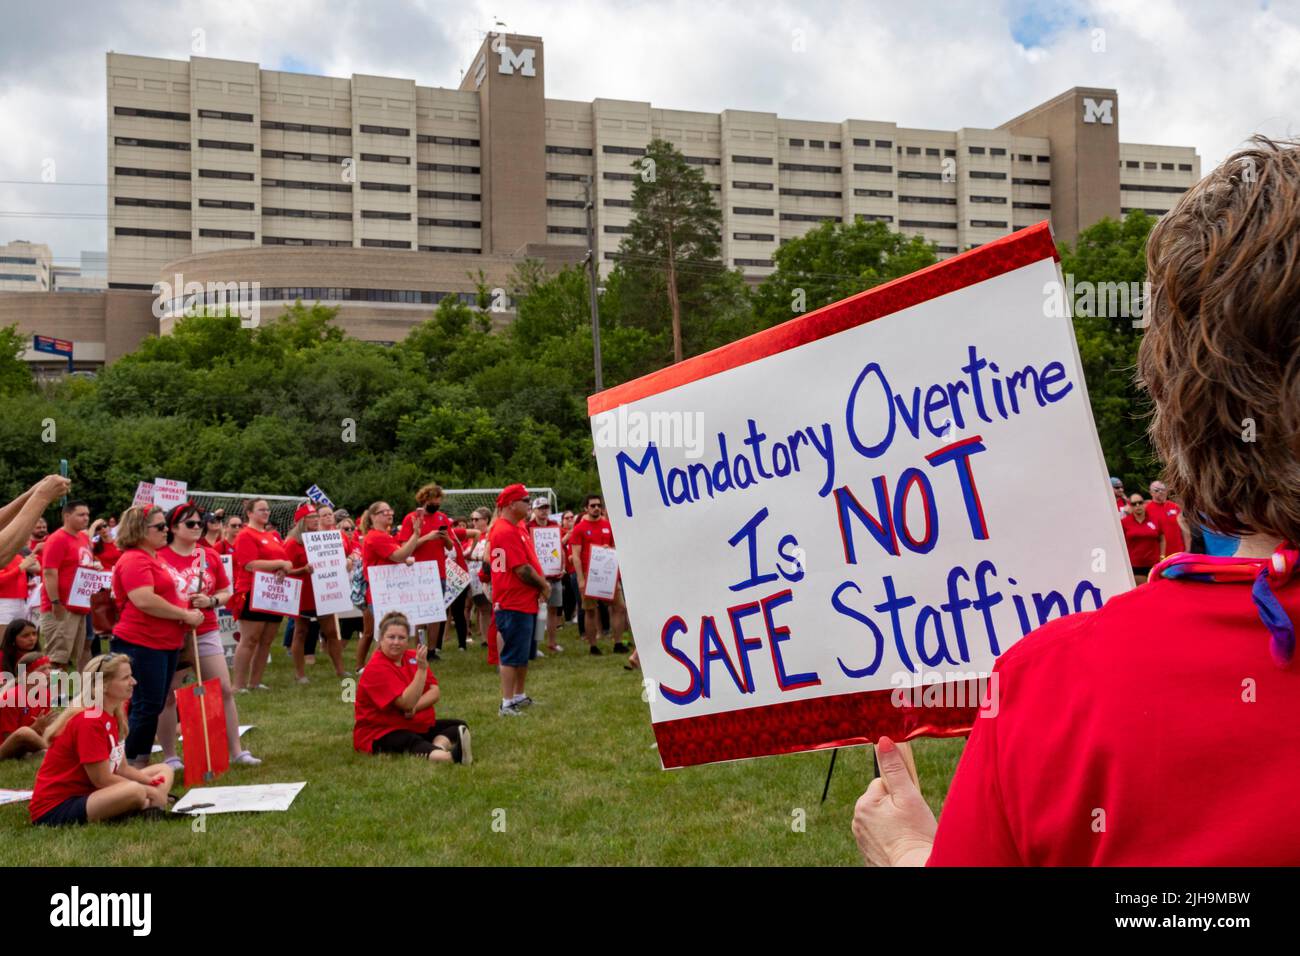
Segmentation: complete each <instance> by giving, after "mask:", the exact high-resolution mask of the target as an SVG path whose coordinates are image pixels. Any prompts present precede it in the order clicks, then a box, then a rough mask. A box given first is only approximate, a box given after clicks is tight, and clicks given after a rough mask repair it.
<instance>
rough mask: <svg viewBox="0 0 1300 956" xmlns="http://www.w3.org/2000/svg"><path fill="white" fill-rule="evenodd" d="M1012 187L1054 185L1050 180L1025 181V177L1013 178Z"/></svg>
mask: <svg viewBox="0 0 1300 956" xmlns="http://www.w3.org/2000/svg"><path fill="white" fill-rule="evenodd" d="M1011 185H1013V186H1050V185H1052V181H1051V180H1050V179H1025V178H1024V177H1023V176H1015V177H1012V179H1011Z"/></svg>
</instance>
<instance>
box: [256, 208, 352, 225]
mask: <svg viewBox="0 0 1300 956" xmlns="http://www.w3.org/2000/svg"><path fill="white" fill-rule="evenodd" d="M262 215H263V216H266V217H267V218H276V217H284V218H287V219H335V220H339V221H342V222H351V221H352V213H350V212H334V211H332V210H329V209H280V208H276V207H272V206H263V207H262ZM362 215H364V213H363V214H362Z"/></svg>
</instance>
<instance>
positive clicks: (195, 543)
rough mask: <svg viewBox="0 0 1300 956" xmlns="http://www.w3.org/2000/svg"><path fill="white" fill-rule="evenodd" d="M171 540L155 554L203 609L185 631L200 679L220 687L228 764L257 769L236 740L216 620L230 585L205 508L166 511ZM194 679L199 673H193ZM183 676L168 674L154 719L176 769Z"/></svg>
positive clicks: (184, 593) (235, 718) (236, 717)
mask: <svg viewBox="0 0 1300 956" xmlns="http://www.w3.org/2000/svg"><path fill="white" fill-rule="evenodd" d="M167 524H168V532H167V537H168V539H169V541H168V544H167V546H166V547H165V548H162V549H160V550H159V551H158V557H159V559H160V560H162V562H163V563H164V564H166V565H167V566H168V567H169V568H171V570H172V573H173V574H175V576H176V587H177V589H178V591H179V592H180V595H181V597H182V598H185V599H186V600H188V601H189V604H190V606H191V607H194V608H197V609H198V610H200V611H202V612H203V623H202V624H200V625H199V626H198V627H197V628H195V629H194V632H193V635H192V636H190V635H187V636H186V638H185V639H186V641H192V642H193V643H194V644H195V645H196V646H197V648H198V653H197V657H198V663H199V667H198V672H199V673H201V674H202V676H203V680H205V681H206V680H209V679H211V678H214V677H215V678H216V679H217V681H218V682H219V684H220V686H221V703H222V706H223V708H224V709H225V714H226V743H227V745H228V746H229V748H230V762H231V763H232V764H239V765H240V766H246V767H256V766H258V765H259V764H261V762H262V761H261V760H259V759H258V758H256V757H254V756H253V755H252V754H251V753H249V752H248V751H247V750H245V749H244V746H243V743H242V742H241V741H240V739H239V707H238V706H237V705H236V703H235V693H234V688H233V687H232V686H231V681H230V669H229V668H228V667H227V666H226V649H225V647H223V646H222V643H221V625H220V624H219V623H218V621H217V608H219V607H221V606H222V605H223V604H226V603H228V602H229V601H230V595H231V593H232V587H231V584H230V580H229V579H228V578H227V577H226V569H225V566H224V565H223V564H222V562H221V555H219V554H217V552H216V550H214V549H213V548H211V547H210V546H209V545H208V544H207V540H206V538H205V537H204V536H203V510H202V509H201V508H199V507H198V506H197V505H195V504H183V505H177V506H176V507H175V508H173V509H172V510H171V511H170V512H168V514H167ZM195 676H196V678H197V677H198V674H196V675H195ZM184 677H185V669H184V668H181V669H178V671H177V673H176V674H175V676H173V678H172V686H171V692H170V693H169V694H168V695H167V706H166V707H165V708H164V709H163V712H162V714H161V715H160V717H159V719H158V743H159V744H160V745H161V746H162V753H163V762H164V763H166V764H168V765H169V766H170V767H171V768H172V769H173V770H175V771H176V772H177V773H180V772H181V771H182V770H184V769H185V765H184V764H183V763H182V762H181V761H180V758H178V757H177V756H176V723H177V716H176V691H177V690H179V689H180V687H181V684H182V682H183V680H184Z"/></svg>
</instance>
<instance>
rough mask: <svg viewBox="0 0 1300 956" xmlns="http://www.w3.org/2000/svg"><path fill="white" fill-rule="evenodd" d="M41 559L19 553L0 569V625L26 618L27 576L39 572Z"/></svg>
mask: <svg viewBox="0 0 1300 956" xmlns="http://www.w3.org/2000/svg"><path fill="white" fill-rule="evenodd" d="M40 567H41V559H40V558H38V557H36V555H34V554H30V553H28V554H23V553H22V552H19V553H18V554H15V555H14V556H13V558H11V559H10V561H9V563H8V564H7V565H5V566H4V567H3V568H0V625H4V624H8V623H9V622H10V621H16V620H18V619H20V618H26V616H27V575H28V574H33V573H35V572H36V571H39V570H40Z"/></svg>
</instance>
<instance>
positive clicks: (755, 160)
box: [731, 156, 772, 166]
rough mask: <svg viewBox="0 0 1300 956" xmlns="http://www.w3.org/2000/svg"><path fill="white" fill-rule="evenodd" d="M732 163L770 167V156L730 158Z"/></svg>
mask: <svg viewBox="0 0 1300 956" xmlns="http://www.w3.org/2000/svg"><path fill="white" fill-rule="evenodd" d="M731 161H732V162H733V163H749V164H750V165H752V166H771V165H772V157H771V156H732V157H731Z"/></svg>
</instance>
